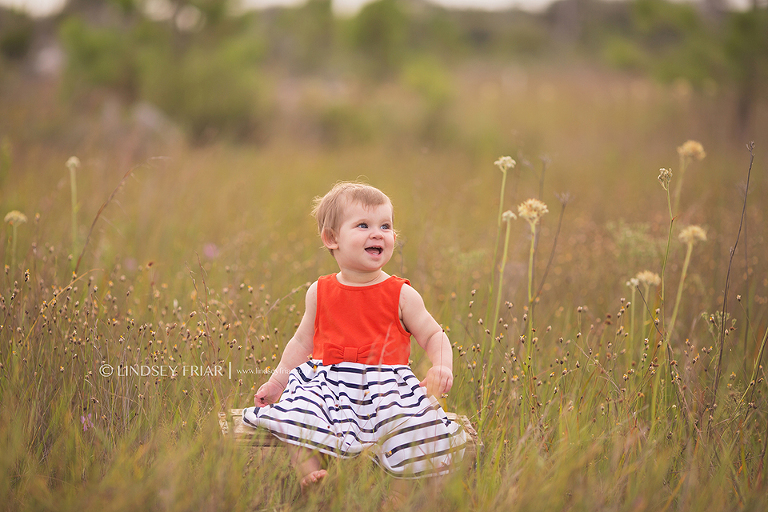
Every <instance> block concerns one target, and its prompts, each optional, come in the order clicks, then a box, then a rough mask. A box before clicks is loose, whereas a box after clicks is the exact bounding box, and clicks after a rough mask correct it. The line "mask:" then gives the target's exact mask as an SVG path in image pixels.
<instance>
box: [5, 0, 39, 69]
mask: <svg viewBox="0 0 768 512" xmlns="http://www.w3.org/2000/svg"><path fill="white" fill-rule="evenodd" d="M34 28H35V26H34V23H33V21H32V19H31V18H30V17H29V16H26V15H24V14H20V13H17V12H13V11H4V10H0V54H2V56H3V57H5V58H8V59H13V60H16V59H20V58H22V57H24V56H25V55H26V54H27V52H28V51H29V48H30V46H31V45H32V37H33V35H34Z"/></svg>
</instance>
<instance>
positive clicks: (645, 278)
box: [635, 270, 661, 286]
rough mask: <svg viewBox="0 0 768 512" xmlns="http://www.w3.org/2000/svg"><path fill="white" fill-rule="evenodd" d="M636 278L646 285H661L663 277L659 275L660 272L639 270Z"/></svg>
mask: <svg viewBox="0 0 768 512" xmlns="http://www.w3.org/2000/svg"><path fill="white" fill-rule="evenodd" d="M635 279H637V280H638V281H639V282H640V283H642V284H644V285H646V286H659V285H660V284H661V277H659V274H657V273H656V272H651V271H650V270H643V271H642V272H638V273H637V275H636V276H635Z"/></svg>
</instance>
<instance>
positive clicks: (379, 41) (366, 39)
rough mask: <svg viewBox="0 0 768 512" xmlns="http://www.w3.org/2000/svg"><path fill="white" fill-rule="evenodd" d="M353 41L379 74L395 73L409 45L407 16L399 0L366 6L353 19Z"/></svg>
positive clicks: (386, 0)
mask: <svg viewBox="0 0 768 512" xmlns="http://www.w3.org/2000/svg"><path fill="white" fill-rule="evenodd" d="M352 44H353V46H354V48H355V49H356V50H357V51H359V52H360V53H361V54H362V55H363V57H364V58H365V59H366V68H367V69H368V70H369V71H370V72H371V73H372V74H373V75H374V76H377V77H384V76H389V75H391V74H393V73H394V72H395V71H397V70H398V69H399V67H400V66H401V65H402V63H403V61H404V59H405V55H406V52H407V48H408V17H407V16H406V13H405V10H404V9H403V7H402V5H401V3H400V1H399V0H377V1H375V2H372V3H369V4H367V5H365V6H364V7H363V8H362V9H361V10H360V12H359V13H358V15H357V16H356V17H355V19H354V20H353V26H352Z"/></svg>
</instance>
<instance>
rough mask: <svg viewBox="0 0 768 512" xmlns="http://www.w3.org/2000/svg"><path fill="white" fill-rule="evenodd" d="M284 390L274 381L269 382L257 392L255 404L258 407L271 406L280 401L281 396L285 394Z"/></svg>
mask: <svg viewBox="0 0 768 512" xmlns="http://www.w3.org/2000/svg"><path fill="white" fill-rule="evenodd" d="M283 389H285V386H283V387H282V388H281V387H280V385H279V384H276V383H275V382H274V381H272V380H268V381H267V382H265V383H264V384H262V385H261V387H260V388H259V389H258V391H256V395H255V396H254V397H253V403H254V404H255V405H256V407H264V406H266V405H269V404H273V403H275V402H277V401H278V399H279V398H280V395H281V394H282V393H283Z"/></svg>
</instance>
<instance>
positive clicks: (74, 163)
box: [67, 156, 80, 172]
mask: <svg viewBox="0 0 768 512" xmlns="http://www.w3.org/2000/svg"><path fill="white" fill-rule="evenodd" d="M79 168H80V159H79V158H77V157H76V156H71V157H69V160H67V169H69V170H70V171H71V172H74V171H76V170H78V169H79Z"/></svg>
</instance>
